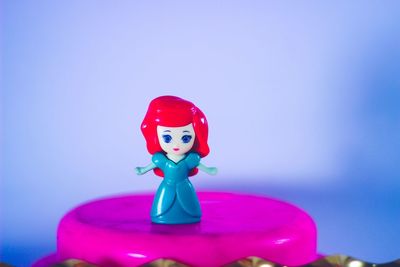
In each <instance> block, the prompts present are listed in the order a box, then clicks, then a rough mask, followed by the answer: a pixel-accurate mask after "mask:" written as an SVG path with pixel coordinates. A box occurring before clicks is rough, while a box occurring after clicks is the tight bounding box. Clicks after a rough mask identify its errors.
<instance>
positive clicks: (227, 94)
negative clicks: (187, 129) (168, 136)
mask: <svg viewBox="0 0 400 267" xmlns="http://www.w3.org/2000/svg"><path fill="white" fill-rule="evenodd" d="M2 12H3V14H2V137H3V138H2V179H1V183H2V184H1V209H2V214H1V238H2V239H1V254H0V257H1V260H2V261H6V262H11V263H14V264H16V265H17V266H28V265H29V264H30V263H31V262H32V261H34V260H35V259H37V258H39V257H41V256H43V255H46V254H47V253H50V252H52V251H55V242H56V226H57V222H58V221H59V220H60V218H61V216H62V215H63V214H64V213H65V212H67V211H68V210H69V209H71V208H72V207H74V206H76V205H78V204H79V203H81V202H83V201H87V200H90V199H93V198H97V197H101V196H106V195H113V194H118V193H127V192H139V191H140V192H141V191H154V190H155V188H157V186H158V184H159V182H160V180H159V178H157V177H155V176H154V175H152V174H148V175H146V176H140V177H138V176H136V175H135V174H134V167H135V166H137V165H144V164H147V163H148V162H149V160H150V156H149V155H148V153H147V151H146V149H145V144H144V139H143V137H142V136H141V133H140V131H139V126H140V123H141V120H142V118H143V116H144V113H145V112H146V108H147V105H148V103H149V101H150V100H151V99H152V98H154V97H156V96H159V95H164V94H173V95H178V96H181V97H183V98H187V99H189V100H191V101H193V102H194V103H196V104H197V105H198V106H199V107H200V108H201V109H202V110H203V111H204V112H205V113H206V115H207V118H208V121H209V124H210V140H209V143H210V146H211V149H212V152H211V154H210V155H209V156H208V157H207V158H206V159H204V163H205V164H207V165H215V166H218V167H219V171H220V172H219V175H218V176H216V177H210V176H206V175H205V174H200V175H198V176H196V177H194V178H193V179H192V181H193V183H194V185H195V187H196V188H197V190H206V189H209V190H229V191H240V192H252V193H258V194H265V195H270V196H274V197H277V198H280V199H283V200H287V201H290V202H293V203H295V204H297V205H299V206H301V207H302V208H303V209H305V210H306V211H308V212H309V213H310V214H311V215H312V216H313V217H314V218H315V220H316V223H317V226H318V230H319V244H318V247H319V251H321V252H322V253H326V254H333V253H345V254H348V255H352V256H354V257H358V258H362V259H364V260H369V261H375V262H385V261H390V260H394V259H396V258H400V246H399V240H400V227H399V225H400V2H399V1H369V2H367V1H330V2H329V1H198V2H189V1H163V2H161V1H160V2H156V1H94V0H93V1H92V0H86V1H50V0H49V1H43V0H40V1H18V0H16V1H11V0H10V1H3V7H2ZM271 216H273V215H271Z"/></svg>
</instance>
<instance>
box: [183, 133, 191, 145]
mask: <svg viewBox="0 0 400 267" xmlns="http://www.w3.org/2000/svg"><path fill="white" fill-rule="evenodd" d="M190 140H192V136H191V135H184V136H182V142H183V143H185V144H187V143H189V142H190Z"/></svg>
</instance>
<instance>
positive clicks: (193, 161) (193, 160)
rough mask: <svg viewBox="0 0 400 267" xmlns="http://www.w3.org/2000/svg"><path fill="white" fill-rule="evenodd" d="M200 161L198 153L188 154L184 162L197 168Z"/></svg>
mask: <svg viewBox="0 0 400 267" xmlns="http://www.w3.org/2000/svg"><path fill="white" fill-rule="evenodd" d="M200 159H201V157H200V155H199V153H196V152H190V153H189V154H188V155H187V156H186V158H185V161H186V162H187V163H189V164H190V165H195V166H197V165H198V164H199V162H200Z"/></svg>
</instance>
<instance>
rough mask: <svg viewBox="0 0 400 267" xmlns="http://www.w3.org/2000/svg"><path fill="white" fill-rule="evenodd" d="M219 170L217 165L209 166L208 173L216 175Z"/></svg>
mask: <svg viewBox="0 0 400 267" xmlns="http://www.w3.org/2000/svg"><path fill="white" fill-rule="evenodd" d="M217 172H218V169H217V168H215V167H209V168H208V173H209V174H210V175H216V174H217Z"/></svg>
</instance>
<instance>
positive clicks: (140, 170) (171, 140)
mask: <svg viewBox="0 0 400 267" xmlns="http://www.w3.org/2000/svg"><path fill="white" fill-rule="evenodd" d="M157 137H158V141H159V143H160V146H161V149H162V150H163V151H164V152H165V153H166V156H167V158H168V159H170V160H172V161H173V162H175V163H178V162H179V161H181V160H182V159H183V158H184V157H185V156H186V153H187V152H189V151H190V150H191V149H192V147H193V144H194V140H195V137H196V134H195V132H194V129H193V124H192V123H190V124H188V125H185V126H182V127H166V126H160V125H159V126H157ZM154 168H156V165H155V164H154V163H153V162H152V163H150V164H149V165H147V166H145V167H136V168H135V170H136V174H138V175H142V174H145V173H146V172H148V171H150V170H152V169H154ZM197 168H198V169H199V170H201V171H203V172H205V173H207V174H210V175H215V174H217V168H215V167H207V166H205V165H203V164H201V163H200V164H199V165H198V166H197Z"/></svg>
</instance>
